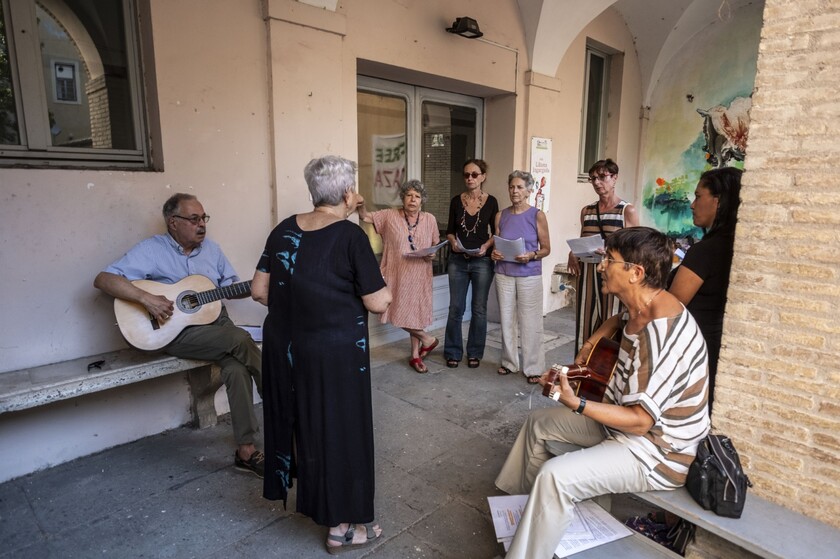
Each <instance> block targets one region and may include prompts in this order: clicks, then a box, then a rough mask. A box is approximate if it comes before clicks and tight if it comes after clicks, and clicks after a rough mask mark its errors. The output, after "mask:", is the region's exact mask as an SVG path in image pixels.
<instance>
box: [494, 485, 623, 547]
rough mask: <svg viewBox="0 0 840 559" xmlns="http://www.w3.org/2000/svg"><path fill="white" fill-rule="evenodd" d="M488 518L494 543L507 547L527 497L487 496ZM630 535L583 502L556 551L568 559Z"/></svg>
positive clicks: (603, 512)
mask: <svg viewBox="0 0 840 559" xmlns="http://www.w3.org/2000/svg"><path fill="white" fill-rule="evenodd" d="M487 502H488V503H489V505H490V516H491V517H492V519H493V528H494V530H495V531H496V541H498V542H500V543H502V544H504V546H505V551H507V550H508V548H509V547H510V544H511V542H512V541H513V536H514V534H515V533H516V527H517V526H518V525H519V520H520V518H522V512H523V511H524V510H525V505H527V503H528V495H503V496H499V497H487ZM631 533H632V532H631V531H630V529H629V528H627V527H626V526H624V525H623V524H622V523H621V522H619V521H618V520H616V519H615V518H613V517H612V516H611V515H610V513H608V512H607V511H605V510H604V509H602V508H601V507H600V506H598V504H597V503H595V502H594V501H591V500H589V501H583V502H581V503H578V504H576V505H575V515H574V518H572V522H571V524H569V527H568V528H567V529H566V533H565V534H563V539H562V540H560V544H559V545H558V546H557V549H556V550H555V552H554V553H555V554H556V555H557V556H558V557H561V558H562V557H568V556H569V555H572V554H574V553H578V552H580V551H584V550H586V549H590V548H593V547H597V546H599V545H602V544H605V543H609V542H611V541H614V540H617V539H619V538H623V537H626V536H629V535H630V534H631Z"/></svg>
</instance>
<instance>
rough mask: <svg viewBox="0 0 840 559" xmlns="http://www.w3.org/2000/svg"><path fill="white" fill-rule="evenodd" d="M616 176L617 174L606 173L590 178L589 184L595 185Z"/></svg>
mask: <svg viewBox="0 0 840 559" xmlns="http://www.w3.org/2000/svg"><path fill="white" fill-rule="evenodd" d="M614 176H615V173H604V174H603V175H595V176H592V177H589V182H590V183H592V184H595V183H596V182H598V181H601V182H603V181H605V180H607V179H608V178H610V177H614Z"/></svg>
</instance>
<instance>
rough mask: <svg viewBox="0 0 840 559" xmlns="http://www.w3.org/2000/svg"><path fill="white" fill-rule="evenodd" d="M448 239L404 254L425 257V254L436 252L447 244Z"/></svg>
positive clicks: (411, 256)
mask: <svg viewBox="0 0 840 559" xmlns="http://www.w3.org/2000/svg"><path fill="white" fill-rule="evenodd" d="M447 242H448V241H441V242H440V243H438V244H436V245H433V246H430V247H428V248H418V249H417V250H415V251H413V252H406V253H405V254H404V255H403V256H406V257H408V258H423V257H424V256H428V255H430V254H434V253H436V252H437V251H438V250H439V249H440V247H442V246H443V245H445V244H446V243H447Z"/></svg>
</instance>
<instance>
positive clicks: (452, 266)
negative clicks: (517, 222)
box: [443, 159, 499, 369]
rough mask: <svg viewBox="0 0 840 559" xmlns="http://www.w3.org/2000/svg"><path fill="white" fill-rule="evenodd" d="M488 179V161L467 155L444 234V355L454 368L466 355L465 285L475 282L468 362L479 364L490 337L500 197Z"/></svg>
mask: <svg viewBox="0 0 840 559" xmlns="http://www.w3.org/2000/svg"><path fill="white" fill-rule="evenodd" d="M486 179H487V163H485V162H484V161H483V160H481V159H469V160H468V161H467V162H466V163H464V187H465V188H464V192H462V193H460V194H459V195H457V196H455V197H454V198H452V201H451V202H450V203H449V225H448V227H447V228H446V239H447V240H448V241H449V246H450V248H451V252H450V255H449V262H448V264H447V272H448V274H449V317H448V318H447V321H446V338H445V343H444V346H443V355H444V358H445V359H446V366H447V367H449V368H452V369H454V368H455V367H457V366H458V364H459V363H460V362H461V359H462V358H463V356H464V340H463V334H462V333H461V322H462V321H463V319H464V311H465V310H466V306H467V290H468V289H469V288H470V286H472V318H471V319H470V331H469V335H468V337H467V366H469V367H470V368H471V369H475V368H476V367H478V365H479V363H480V362H481V359H482V358H483V357H484V342H485V339H486V337H487V295H488V293H490V284H491V283H492V281H493V261H492V260H490V252H491V250H492V247H493V235H494V234H495V232H496V214H497V213H498V212H499V202H498V201H497V200H496V198H494V197H493V196H491V195H490V194H488V193H486V192H484V191H483V190H482V188H481V187H482V185H483V184H484V181H485V180H486Z"/></svg>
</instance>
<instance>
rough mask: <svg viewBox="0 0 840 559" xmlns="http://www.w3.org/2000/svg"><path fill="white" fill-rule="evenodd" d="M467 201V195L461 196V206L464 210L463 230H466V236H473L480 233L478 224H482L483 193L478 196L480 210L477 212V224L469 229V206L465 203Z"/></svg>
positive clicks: (462, 214) (462, 215)
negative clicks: (477, 232)
mask: <svg viewBox="0 0 840 559" xmlns="http://www.w3.org/2000/svg"><path fill="white" fill-rule="evenodd" d="M467 199H468V198H467V197H466V195H464V194H462V195H461V206H462V207H463V208H464V210H463V212H462V213H461V229H463V230H464V233H465V234H466V235H472V234H474V233H475V232H476V231H478V224H479V223H481V207H482V206H483V205H484V201H483V193H482V194H479V195H478V208H477V209H476V212H475V223H473V226H472V227H469V228H468V227H467V204H466V203H465V200H467Z"/></svg>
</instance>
